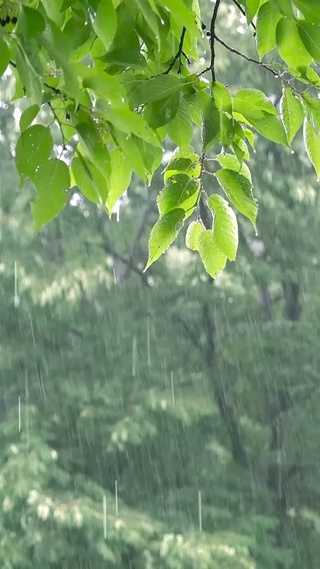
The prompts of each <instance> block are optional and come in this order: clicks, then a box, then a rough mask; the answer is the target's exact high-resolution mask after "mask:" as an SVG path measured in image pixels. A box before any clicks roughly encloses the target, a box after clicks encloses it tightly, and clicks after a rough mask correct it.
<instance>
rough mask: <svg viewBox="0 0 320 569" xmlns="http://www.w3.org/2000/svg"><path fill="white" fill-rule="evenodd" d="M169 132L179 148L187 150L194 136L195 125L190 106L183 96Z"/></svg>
mask: <svg viewBox="0 0 320 569" xmlns="http://www.w3.org/2000/svg"><path fill="white" fill-rule="evenodd" d="M167 131H168V135H169V136H170V138H171V140H173V142H175V143H176V144H177V146H179V147H180V148H181V149H182V150H185V149H186V148H187V146H188V145H189V143H190V140H191V138H192V135H193V125H192V118H191V114H190V109H189V105H188V104H187V103H186V102H185V100H184V98H183V97H182V96H181V97H180V103H179V106H178V109H177V112H176V114H175V117H174V118H173V120H172V121H170V123H169V124H168V126H167Z"/></svg>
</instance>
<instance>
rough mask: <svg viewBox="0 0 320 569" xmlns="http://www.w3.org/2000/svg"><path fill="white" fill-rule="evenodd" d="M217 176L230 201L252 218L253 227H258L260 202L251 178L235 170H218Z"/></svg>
mask: <svg viewBox="0 0 320 569" xmlns="http://www.w3.org/2000/svg"><path fill="white" fill-rule="evenodd" d="M216 176H217V180H218V182H219V184H220V186H221V187H222V189H223V191H224V192H225V194H226V196H227V198H228V199H229V200H230V202H231V203H232V204H233V205H234V206H235V208H236V209H237V210H238V211H240V213H242V214H243V215H245V216H246V217H247V218H248V219H250V221H251V223H252V225H253V227H254V228H256V219H257V214H258V204H257V200H256V199H255V198H254V197H253V193H252V185H251V182H250V180H248V178H246V177H245V176H242V174H238V172H235V171H234V170H218V172H217V173H216Z"/></svg>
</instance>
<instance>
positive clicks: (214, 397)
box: [0, 6, 320, 569]
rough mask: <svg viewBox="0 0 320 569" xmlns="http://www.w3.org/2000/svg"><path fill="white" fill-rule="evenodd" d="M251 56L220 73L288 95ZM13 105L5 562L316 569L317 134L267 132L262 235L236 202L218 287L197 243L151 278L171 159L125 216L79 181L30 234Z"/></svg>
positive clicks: (232, 83) (0, 548) (145, 568)
mask: <svg viewBox="0 0 320 569" xmlns="http://www.w3.org/2000/svg"><path fill="white" fill-rule="evenodd" d="M222 13H223V15H224V18H225V21H229V20H230V21H233V23H234V24H235V26H234V27H233V29H234V30H236V27H238V28H239V30H240V33H238V32H236V31H234V32H231V31H230V38H231V39H233V40H234V41H237V42H238V45H239V47H240V48H241V49H242V50H244V51H245V50H247V51H246V53H248V54H249V55H250V49H251V48H250V45H251V44H250V43H249V41H248V38H247V35H248V32H247V33H243V34H242V32H243V31H245V27H244V25H243V23H241V21H240V18H239V15H238V13H237V12H236V11H235V10H234V9H231V8H230V6H229V8H228V7H227V6H223V12H222ZM208 17H209V15H208ZM228 19H229V20H228ZM223 29H224V28H223V26H222V24H221V30H219V33H220V32H221V33H222V32H223ZM230 41H231V40H230ZM204 49H205V47H204ZM204 55H205V54H204ZM218 62H219V63H218ZM252 66H253V67H250V66H249V64H248V65H247V63H245V64H244V65H243V66H242V65H240V64H239V62H238V59H237V58H236V56H233V55H229V54H228V53H226V52H223V51H222V48H221V53H220V52H219V56H218V58H217V69H216V72H217V76H218V78H219V81H221V82H222V83H223V84H228V85H229V88H230V90H236V89H237V88H238V85H239V76H240V75H241V78H243V83H244V82H246V84H247V85H249V86H250V87H254V88H258V89H259V88H260V89H261V88H262V86H263V88H264V90H265V91H266V92H267V95H268V96H269V97H272V98H274V100H277V98H278V99H279V98H280V96H281V86H280V85H279V83H278V81H277V80H276V79H274V80H273V79H271V80H270V77H269V75H268V74H267V72H266V71H265V70H263V69H261V68H257V67H255V66H254V64H252ZM1 89H2V100H3V101H6V100H8V93H10V89H11V79H10V77H7V78H6V80H4V81H3V82H2V85H1ZM1 107H2V108H1V135H2V136H1V144H0V159H1V164H2V180H1V204H0V213H1V234H0V239H1V240H0V247H1V263H0V298H1V319H0V382H1V393H2V397H1V399H0V403H1V406H0V420H1V423H0V429H1V437H0V457H1V458H0V505H1V507H0V565H1V567H4V568H6V569H7V568H8V569H13V568H14V569H29V568H30V569H31V568H32V569H37V568H39V569H40V568H41V569H42V568H44V567H48V568H50V569H51V568H53V569H58V568H59V569H61V568H63V569H69V568H70V569H71V568H72V569H73V568H79V569H80V568H88V569H89V568H90V569H91V568H97V569H99V568H100V567H101V568H104V567H108V568H115V569H120V568H121V569H122V568H132V569H158V568H164V569H194V568H197V569H221V568H225V569H239V568H240V569H242V568H243V569H267V568H268V569H270V568H271V569H289V568H290V569H318V563H319V562H318V560H319V556H320V546H319V543H320V540H319V532H320V496H319V487H320V484H319V482H320V480H319V456H320V454H319V433H318V424H319V409H320V407H319V403H320V401H319V379H318V369H319V364H320V361H319V358H320V355H319V349H318V333H319V312H320V304H319V295H318V290H319V269H318V264H319V252H318V249H319V247H318V231H319V229H318V228H319V198H318V190H317V185H316V182H315V178H314V174H313V171H312V168H311V165H310V164H309V162H308V161H307V160H306V159H305V158H304V154H303V152H304V150H303V140H302V139H301V138H299V136H298V137H297V139H296V140H295V142H294V146H293V150H294V154H292V153H291V151H290V150H288V149H286V148H284V149H282V150H279V148H280V147H278V146H277V147H275V146H274V145H273V144H272V143H271V142H270V143H269V142H268V141H266V140H259V141H258V142H257V153H256V154H254V156H253V166H252V177H253V181H254V185H255V188H256V195H257V197H258V199H259V203H260V212H259V217H258V223H257V230H258V235H257V236H256V235H255V231H254V230H253V228H252V225H251V224H250V223H249V221H248V222H247V221H246V220H245V219H242V218H240V216H237V219H238V225H239V254H238V259H237V263H235V264H229V265H228V266H227V268H226V270H225V271H224V272H223V273H222V274H221V275H220V277H219V278H218V279H217V280H216V281H214V282H213V281H212V279H210V278H209V277H207V275H205V274H204V272H203V269H202V263H201V261H200V259H199V258H198V257H197V256H195V255H194V253H193V252H192V251H189V250H186V249H185V247H184V243H183V239H182V238H181V237H179V238H178V240H177V241H176V243H175V246H174V247H173V248H171V249H170V250H169V251H168V252H167V254H166V255H165V256H163V257H162V259H161V260H160V261H159V263H157V264H155V265H154V266H153V267H152V268H151V269H150V271H148V272H147V273H143V267H144V265H145V250H146V243H147V239H148V233H149V232H150V228H151V226H152V225H153V224H154V222H155V221H156V219H157V216H158V211H157V195H158V193H159V191H160V190H161V189H162V186H161V175H160V171H161V170H162V169H163V166H165V164H164V165H163V166H162V167H161V168H160V171H157V172H156V175H155V179H154V181H153V184H152V185H151V187H148V188H147V184H143V183H142V182H141V181H140V180H139V179H138V177H136V176H135V177H134V179H133V182H132V184H131V186H130V189H129V192H128V193H127V194H126V195H125V196H124V197H123V199H122V201H121V203H120V213H119V222H117V221H116V220H115V219H113V220H112V221H109V220H108V219H107V218H106V216H105V214H104V212H103V211H102V210H101V209H99V208H97V207H96V205H95V204H94V203H92V202H90V201H89V200H87V199H86V198H85V197H83V196H82V195H81V193H80V190H79V189H77V188H75V189H74V191H73V195H72V197H71V201H70V200H67V204H66V207H65V209H64V210H63V213H62V214H61V216H59V217H58V218H57V219H55V220H54V221H53V222H52V223H51V224H49V225H48V226H46V227H44V228H43V229H41V231H40V232H39V233H38V234H37V235H34V232H33V225H32V220H31V215H30V207H29V203H30V199H32V198H33V197H34V192H35V190H34V187H33V186H32V185H31V184H27V185H26V187H25V188H24V189H23V191H22V190H21V189H20V188H19V179H18V176H17V174H16V169H15V164H14V159H13V158H12V155H11V152H12V149H13V148H14V144H15V141H16V138H17V136H18V132H17V122H18V120H19V117H18V115H17V113H15V114H14V113H13V107H12V106H8V105H6V104H5V103H2V104H1ZM42 118H43V121H45V120H47V116H46V114H45V113H44V115H43V117H42ZM53 137H54V142H55V143H56V144H58V143H59V132H56V131H53ZM167 151H168V152H170V151H172V145H171V144H170V143H168V146H167ZM211 174H212V172H210V170H208V173H207V174H206V177H205V180H204V183H205V184H206V186H207V187H208V189H212V190H213V191H214V192H215V191H216V189H217V188H216V186H217V182H216V180H215V178H213V177H212V175H211ZM169 179H170V178H169ZM221 207H222V206H221ZM218 238H219V237H218Z"/></svg>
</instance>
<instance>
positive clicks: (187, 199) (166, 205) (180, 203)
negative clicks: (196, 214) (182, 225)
mask: <svg viewBox="0 0 320 569" xmlns="http://www.w3.org/2000/svg"><path fill="white" fill-rule="evenodd" d="M199 192H200V182H199V181H198V180H194V179H192V178H189V176H187V175H186V174H177V175H176V176H172V177H171V178H169V180H168V181H167V184H166V187H165V188H164V189H163V190H162V191H161V192H160V194H159V196H158V200H157V203H158V208H159V213H160V215H161V216H162V215H164V214H166V213H168V212H169V211H171V210H173V209H176V208H181V209H183V210H184V211H185V213H186V217H189V215H191V214H192V212H193V210H194V208H195V207H196V205H197V203H198V197H199Z"/></svg>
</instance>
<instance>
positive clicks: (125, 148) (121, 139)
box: [114, 129, 155, 180]
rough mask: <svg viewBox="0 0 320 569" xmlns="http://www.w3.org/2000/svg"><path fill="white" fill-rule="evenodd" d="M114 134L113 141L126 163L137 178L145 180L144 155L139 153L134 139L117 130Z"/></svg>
mask: <svg viewBox="0 0 320 569" xmlns="http://www.w3.org/2000/svg"><path fill="white" fill-rule="evenodd" d="M114 132H115V140H116V142H117V143H118V145H119V146H120V148H121V150H122V152H123V154H124V155H125V157H126V160H128V163H129V165H130V166H131V168H132V170H134V171H135V172H136V173H137V174H138V176H140V177H141V178H142V179H143V180H145V179H146V173H147V167H146V161H145V156H144V153H143V154H142V153H141V152H140V150H139V148H138V146H137V144H136V141H135V139H134V137H133V136H132V135H127V134H125V133H124V132H121V131H120V130H117V129H114ZM153 148H155V147H153Z"/></svg>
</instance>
